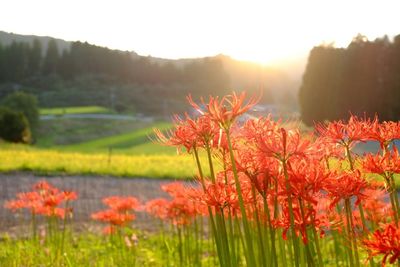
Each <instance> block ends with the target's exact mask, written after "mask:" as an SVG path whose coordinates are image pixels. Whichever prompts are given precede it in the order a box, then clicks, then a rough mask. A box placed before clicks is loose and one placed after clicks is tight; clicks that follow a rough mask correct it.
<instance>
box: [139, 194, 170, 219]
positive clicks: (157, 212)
mask: <svg viewBox="0 0 400 267" xmlns="http://www.w3.org/2000/svg"><path fill="white" fill-rule="evenodd" d="M168 205H169V201H168V200H166V199H165V198H156V199H152V200H150V201H148V202H147V203H146V205H145V210H146V212H147V213H149V214H151V215H153V216H155V217H157V218H159V219H161V220H165V219H166V218H167V215H168Z"/></svg>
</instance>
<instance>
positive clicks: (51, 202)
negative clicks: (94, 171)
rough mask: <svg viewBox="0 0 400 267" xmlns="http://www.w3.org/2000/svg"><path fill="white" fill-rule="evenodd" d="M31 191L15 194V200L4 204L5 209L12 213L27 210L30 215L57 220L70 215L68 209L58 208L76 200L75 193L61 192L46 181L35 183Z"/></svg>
mask: <svg viewBox="0 0 400 267" xmlns="http://www.w3.org/2000/svg"><path fill="white" fill-rule="evenodd" d="M33 189H34V191H32V192H26V193H19V194H17V199H16V200H11V201H8V202H6V204H5V207H6V208H8V209H11V210H12V211H16V210H18V209H29V210H30V212H31V213H32V214H39V215H44V216H48V217H52V216H54V217H59V218H64V217H65V215H66V214H71V213H72V210H71V209H70V208H69V207H65V208H61V207H59V206H60V205H61V204H62V203H64V202H68V201H72V200H76V199H77V194H76V193H75V192H72V191H63V192H61V191H60V190H59V189H58V188H56V187H53V186H52V185H50V184H49V183H47V182H46V181H40V182H38V183H36V184H35V185H34V186H33Z"/></svg>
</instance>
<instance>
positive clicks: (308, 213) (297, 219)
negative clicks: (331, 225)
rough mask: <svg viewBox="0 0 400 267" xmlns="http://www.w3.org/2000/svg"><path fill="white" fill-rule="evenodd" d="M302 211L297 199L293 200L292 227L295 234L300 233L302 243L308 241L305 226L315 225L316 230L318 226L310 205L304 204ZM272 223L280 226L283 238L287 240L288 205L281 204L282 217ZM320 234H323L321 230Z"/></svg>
mask: <svg viewBox="0 0 400 267" xmlns="http://www.w3.org/2000/svg"><path fill="white" fill-rule="evenodd" d="M303 209H304V210H303V211H302V210H301V209H300V206H299V203H298V201H294V202H293V207H292V210H293V216H294V229H295V234H296V235H297V236H300V235H301V238H302V240H303V243H304V244H307V243H308V237H307V228H309V227H315V228H316V231H317V232H318V231H319V228H320V221H317V220H315V217H316V211H315V209H314V208H313V207H312V206H306V207H303ZM273 223H274V225H275V226H276V227H282V228H283V229H284V230H283V233H282V236H283V239H285V240H287V232H288V231H289V229H290V227H291V226H290V225H291V224H290V215H289V207H288V205H283V207H282V217H281V218H280V219H279V220H277V221H276V220H275V221H274V222H273ZM321 234H323V231H321Z"/></svg>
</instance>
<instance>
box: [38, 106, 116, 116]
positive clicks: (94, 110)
mask: <svg viewBox="0 0 400 267" xmlns="http://www.w3.org/2000/svg"><path fill="white" fill-rule="evenodd" d="M39 113H40V115H65V114H112V113H114V112H113V111H111V110H110V109H108V108H105V107H100V106H81V107H65V108H41V109H40V110H39Z"/></svg>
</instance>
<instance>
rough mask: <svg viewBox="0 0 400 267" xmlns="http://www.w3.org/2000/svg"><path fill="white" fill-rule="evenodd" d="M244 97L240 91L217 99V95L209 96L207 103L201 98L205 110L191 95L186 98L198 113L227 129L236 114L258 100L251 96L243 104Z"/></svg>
mask: <svg viewBox="0 0 400 267" xmlns="http://www.w3.org/2000/svg"><path fill="white" fill-rule="evenodd" d="M245 98H246V93H245V92H242V93H241V94H240V95H236V93H233V94H232V95H227V96H224V97H222V99H221V100H219V98H218V96H217V97H212V96H210V98H209V102H208V103H207V104H206V103H204V101H203V99H202V102H203V104H204V105H205V106H206V109H207V110H206V111H204V110H202V109H201V108H200V107H199V105H197V104H196V103H194V101H193V99H192V97H191V96H188V98H187V99H188V101H189V103H190V104H191V105H192V106H193V107H194V108H195V109H196V110H197V111H199V112H200V114H202V115H207V116H209V117H210V118H211V119H212V120H213V121H215V122H216V123H218V124H219V125H220V127H221V128H223V129H225V130H228V129H229V128H230V127H231V126H232V124H233V122H234V121H235V119H236V118H237V117H238V116H240V115H242V114H243V113H245V112H246V111H248V110H249V109H250V108H251V107H252V106H254V105H255V104H256V103H257V101H258V100H257V99H255V98H253V99H250V100H249V102H247V103H246V104H244V100H245Z"/></svg>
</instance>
